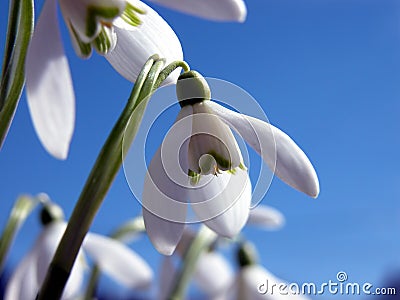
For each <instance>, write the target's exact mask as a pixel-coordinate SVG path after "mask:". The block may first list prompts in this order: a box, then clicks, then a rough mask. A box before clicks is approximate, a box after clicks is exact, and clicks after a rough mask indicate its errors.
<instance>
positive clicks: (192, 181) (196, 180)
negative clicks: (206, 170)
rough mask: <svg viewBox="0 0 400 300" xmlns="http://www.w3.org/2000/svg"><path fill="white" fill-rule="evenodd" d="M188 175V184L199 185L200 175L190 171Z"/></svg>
mask: <svg viewBox="0 0 400 300" xmlns="http://www.w3.org/2000/svg"><path fill="white" fill-rule="evenodd" d="M188 175H189V177H190V184H191V185H197V184H198V183H199V181H200V177H201V175H200V174H198V173H196V172H194V171H192V170H189V172H188Z"/></svg>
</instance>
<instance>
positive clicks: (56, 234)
mask: <svg viewBox="0 0 400 300" xmlns="http://www.w3.org/2000/svg"><path fill="white" fill-rule="evenodd" d="M66 226H67V225H66V223H65V222H52V223H50V224H48V225H47V226H46V227H45V228H44V229H43V231H42V233H41V235H40V237H39V238H38V240H37V241H36V244H35V251H37V253H38V254H37V278H38V283H39V286H41V285H42V283H43V281H44V278H45V276H46V273H47V269H48V267H49V265H50V262H51V260H52V259H53V256H54V253H55V252H56V250H57V247H58V244H59V242H60V240H61V238H62V236H63V234H64V232H65V228H66ZM83 271H84V265H83V264H82V254H81V253H79V254H78V258H77V260H76V261H75V264H74V266H73V268H72V271H71V275H70V277H69V279H68V282H67V285H66V286H65V289H64V292H63V299H66V298H71V297H76V296H77V295H78V294H79V292H80V288H81V285H82V281H83Z"/></svg>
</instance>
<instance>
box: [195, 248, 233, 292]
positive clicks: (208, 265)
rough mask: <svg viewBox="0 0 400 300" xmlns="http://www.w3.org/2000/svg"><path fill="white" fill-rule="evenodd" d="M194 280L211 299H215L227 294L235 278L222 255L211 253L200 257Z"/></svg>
mask: <svg viewBox="0 0 400 300" xmlns="http://www.w3.org/2000/svg"><path fill="white" fill-rule="evenodd" d="M193 278H194V280H195V282H196V283H197V284H198V285H199V287H200V288H201V289H202V290H203V291H204V292H205V293H207V295H208V296H209V297H210V298H215V297H218V296H219V295H223V294H225V293H226V291H227V289H229V287H230V286H231V284H232V282H233V278H234V277H233V271H232V268H231V266H230V265H229V263H228V261H227V260H226V259H225V258H224V257H223V256H222V255H221V254H219V253H216V252H210V253H204V254H203V255H202V256H200V258H199V261H198V263H197V265H196V270H195V272H194V274H193Z"/></svg>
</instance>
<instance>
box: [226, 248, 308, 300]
mask: <svg viewBox="0 0 400 300" xmlns="http://www.w3.org/2000/svg"><path fill="white" fill-rule="evenodd" d="M237 255H238V256H237V258H238V262H239V265H240V270H239V272H238V274H237V276H236V280H235V281H234V284H233V285H232V286H231V288H230V289H229V290H228V291H227V293H226V296H227V297H228V298H226V299H237V300H241V299H252V300H253V299H254V300H258V299H260V300H261V299H270V300H285V299H287V300H289V299H290V300H309V298H308V297H306V296H304V295H300V294H299V293H297V292H296V293H293V292H292V291H291V290H289V284H288V283H287V282H286V281H284V280H282V279H280V278H278V277H276V276H275V275H273V274H271V273H270V272H269V271H268V270H267V269H265V268H264V267H263V266H261V265H259V264H257V253H256V249H255V248H254V246H253V245H252V244H250V243H248V242H245V243H243V244H242V245H241V246H240V247H239V249H238V253H237ZM285 285H286V289H283V288H282V286H285Z"/></svg>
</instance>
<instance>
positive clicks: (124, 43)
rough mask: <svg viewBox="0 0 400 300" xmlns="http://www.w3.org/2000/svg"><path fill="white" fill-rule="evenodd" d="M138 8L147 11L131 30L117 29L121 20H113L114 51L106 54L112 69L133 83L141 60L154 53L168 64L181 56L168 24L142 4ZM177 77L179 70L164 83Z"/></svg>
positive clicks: (141, 63)
mask: <svg viewBox="0 0 400 300" xmlns="http://www.w3.org/2000/svg"><path fill="white" fill-rule="evenodd" d="M140 8H143V9H144V10H145V11H146V14H145V15H141V16H140V18H141V20H142V22H143V23H142V24H141V25H140V26H138V27H137V28H135V29H134V30H126V29H124V28H118V27H123V26H124V25H123V24H124V23H123V22H124V21H123V20H122V19H117V20H116V21H115V22H114V24H115V26H116V27H115V33H116V34H117V44H116V46H115V48H114V50H113V51H110V52H109V53H108V54H106V55H105V57H106V59H107V60H108V61H109V63H110V64H111V65H112V66H113V67H114V69H115V70H117V72H118V73H120V74H121V75H122V76H123V77H125V78H126V79H128V80H129V81H132V82H135V81H136V78H137V76H138V75H139V72H140V70H141V69H142V67H143V65H144V63H145V62H146V61H147V59H148V58H149V57H150V56H151V55H153V54H158V55H159V56H160V57H162V58H165V59H166V63H167V64H169V63H171V62H173V61H175V60H182V59H183V52H182V47H181V43H180V42H179V39H178V37H177V36H176V34H175V32H174V31H173V30H172V28H171V27H170V26H169V25H168V23H167V22H165V21H164V19H163V18H161V17H160V16H159V15H158V14H157V13H156V12H155V11H154V10H152V9H151V8H150V7H148V6H147V5H145V4H144V3H142V4H141V6H140ZM121 23H122V24H121ZM178 76H179V70H177V71H175V72H173V73H172V74H171V75H170V76H169V77H168V78H167V80H166V81H165V82H164V83H165V84H168V83H172V82H176V80H177V79H178Z"/></svg>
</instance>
